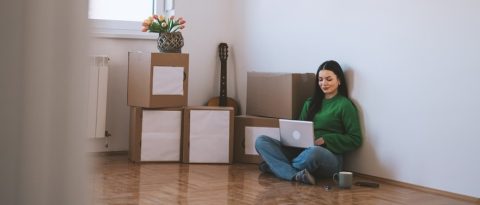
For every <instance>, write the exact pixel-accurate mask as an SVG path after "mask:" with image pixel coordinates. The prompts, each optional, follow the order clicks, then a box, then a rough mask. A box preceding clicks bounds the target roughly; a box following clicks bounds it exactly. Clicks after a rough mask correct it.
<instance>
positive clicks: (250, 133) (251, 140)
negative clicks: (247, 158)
mask: <svg viewBox="0 0 480 205" xmlns="http://www.w3.org/2000/svg"><path fill="white" fill-rule="evenodd" d="M260 135H266V136H268V137H271V138H273V139H276V140H280V129H279V128H278V127H248V126H246V127H245V154H253V155H258V152H257V150H256V149H255V141H256V140H257V137H258V136H260Z"/></svg>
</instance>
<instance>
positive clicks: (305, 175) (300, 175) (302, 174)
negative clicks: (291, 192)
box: [293, 169, 316, 185]
mask: <svg viewBox="0 0 480 205" xmlns="http://www.w3.org/2000/svg"><path fill="white" fill-rule="evenodd" d="M293 179H294V180H295V181H297V182H302V183H304V184H311V185H315V184H316V181H315V177H313V176H312V175H311V174H310V172H308V170H307V169H304V170H302V171H299V172H297V174H295V176H294V177H293Z"/></svg>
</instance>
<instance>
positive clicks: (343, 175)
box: [333, 172, 353, 189]
mask: <svg viewBox="0 0 480 205" xmlns="http://www.w3.org/2000/svg"><path fill="white" fill-rule="evenodd" d="M336 178H338V180H337V179H336ZM333 181H334V182H335V183H336V184H338V187H340V188H342V189H349V188H350V187H352V181H353V173H352V172H338V173H335V174H334V175H333Z"/></svg>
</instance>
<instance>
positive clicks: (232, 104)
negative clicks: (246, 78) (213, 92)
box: [207, 97, 239, 114]
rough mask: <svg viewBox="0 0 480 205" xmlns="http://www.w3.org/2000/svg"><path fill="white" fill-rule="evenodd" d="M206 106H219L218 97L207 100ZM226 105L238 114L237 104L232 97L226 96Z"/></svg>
mask: <svg viewBox="0 0 480 205" xmlns="http://www.w3.org/2000/svg"><path fill="white" fill-rule="evenodd" d="M207 106H220V97H214V98H212V99H210V100H208V102H207ZM225 106H226V107H233V110H234V113H235V114H238V109H239V108H238V104H237V101H235V100H234V99H233V98H230V97H227V99H226V104H225Z"/></svg>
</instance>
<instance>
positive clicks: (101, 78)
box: [88, 56, 109, 138]
mask: <svg viewBox="0 0 480 205" xmlns="http://www.w3.org/2000/svg"><path fill="white" fill-rule="evenodd" d="M89 61H90V62H89V69H90V76H89V96H88V98H89V99H88V100H89V102H88V137H89V138H103V137H106V135H107V133H108V132H107V131H106V129H105V124H106V117H107V85H108V61H109V58H108V56H91V57H90V58H89Z"/></svg>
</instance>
